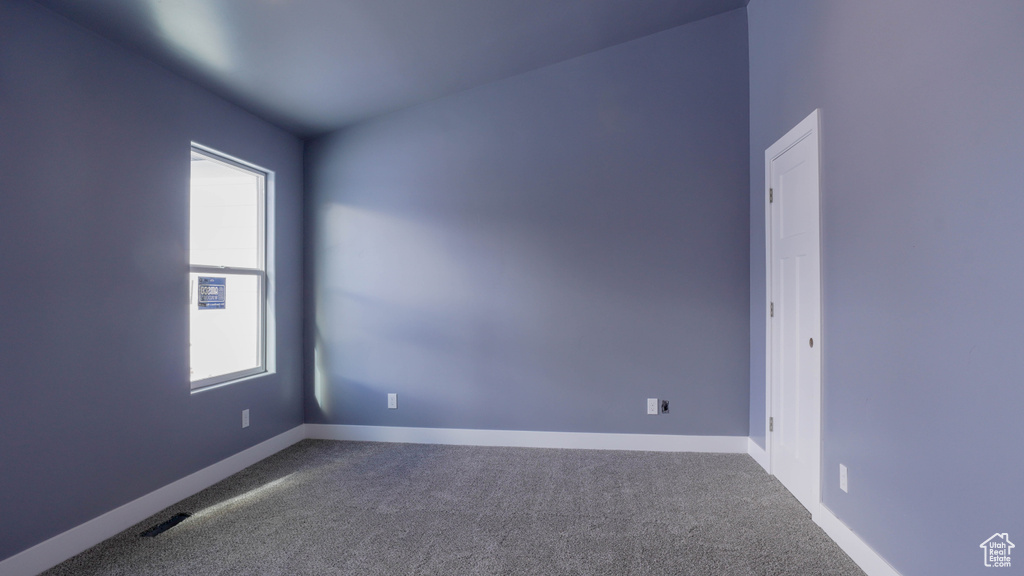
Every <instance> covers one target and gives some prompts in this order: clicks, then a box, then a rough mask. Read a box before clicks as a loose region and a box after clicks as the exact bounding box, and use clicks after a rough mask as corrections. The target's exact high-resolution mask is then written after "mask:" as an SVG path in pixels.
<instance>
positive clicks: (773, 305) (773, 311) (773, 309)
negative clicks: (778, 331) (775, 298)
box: [770, 302, 775, 318]
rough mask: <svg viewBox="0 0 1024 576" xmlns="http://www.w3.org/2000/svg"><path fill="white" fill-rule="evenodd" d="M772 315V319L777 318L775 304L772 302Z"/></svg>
mask: <svg viewBox="0 0 1024 576" xmlns="http://www.w3.org/2000/svg"><path fill="white" fill-rule="evenodd" d="M770 313H771V317H772V318H775V302H772V304H771V312H770Z"/></svg>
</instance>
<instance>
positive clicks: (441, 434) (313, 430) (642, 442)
mask: <svg viewBox="0 0 1024 576" xmlns="http://www.w3.org/2000/svg"><path fill="white" fill-rule="evenodd" d="M306 437H307V438H314V439H319V440H355V441H361V442H399V443H409V444H458V445H463V446H514V447H521V448H581V449H590V450H636V451H648V452H724V453H730V454H744V453H746V451H747V437H746V436H676V435H669V434H606V433H596V432H534V431H527V430H468V429H462V428H403V427H398V426H356V425H349V424H306Z"/></svg>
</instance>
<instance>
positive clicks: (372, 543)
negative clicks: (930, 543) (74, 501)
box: [45, 440, 863, 576]
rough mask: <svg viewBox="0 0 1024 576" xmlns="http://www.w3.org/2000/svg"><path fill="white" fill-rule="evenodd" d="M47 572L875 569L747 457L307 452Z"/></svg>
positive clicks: (256, 469) (740, 574)
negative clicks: (170, 522)
mask: <svg viewBox="0 0 1024 576" xmlns="http://www.w3.org/2000/svg"><path fill="white" fill-rule="evenodd" d="M178 512H187V513H190V514H192V516H191V517H190V518H188V519H186V520H185V521H184V522H182V523H181V524H179V525H177V526H176V527H174V528H171V529H170V530H168V531H166V532H164V533H163V534H161V535H159V536H157V537H155V538H142V537H140V536H139V534H141V533H142V532H143V531H144V530H145V529H147V528H149V527H151V526H153V525H155V524H159V523H160V522H163V521H165V520H167V519H168V518H170V517H171V516H173V515H174V514H176V513H178ZM45 574H47V575H49V576H57V575H69V574H74V575H85V574H88V575H92V574H105V575H106V574H119V575H120V574H123V575H130V576H141V575H147V576H148V575H170V574H181V575H188V576H206V575H217V574H225V575H226V574H239V575H241V574H246V575H248V574H282V575H285V574H287V575H299V574H352V575H359V576H369V575H376V574H380V575H403V574H438V575H441V574H446V575H447V574H451V575H460V576H461V575H477V574H509V575H533V574H580V575H599V574H608V575H616V576H620V575H629V574H659V575H660V574H673V575H675V574H680V575H691V574H692V575H718V574H722V575H730V576H746V575H757V576H766V575H774V574H792V575H811V574H830V575H833V574H834V575H847V574H849V575H854V574H858V575H859V574H863V573H862V572H861V571H860V570H859V569H858V568H857V566H856V565H855V564H854V563H853V561H851V560H850V559H849V557H847V556H846V555H845V554H844V553H843V552H842V550H840V549H839V547H838V546H836V545H835V544H834V543H833V542H832V541H831V540H829V538H828V537H827V536H826V535H825V533H824V532H822V531H821V529H820V528H818V527H817V526H816V525H815V524H814V523H813V522H812V521H811V518H810V514H809V513H808V512H807V511H806V510H805V509H804V508H803V507H802V506H801V505H800V504H799V503H798V502H797V500H796V499H795V498H794V497H793V496H792V495H790V494H789V493H788V492H787V491H786V490H785V489H784V488H783V487H782V485H781V484H779V482H778V481H776V480H775V479H774V478H772V477H770V476H768V474H766V473H765V472H764V470H762V469H761V468H760V467H759V466H758V465H757V464H756V463H755V462H754V461H753V460H752V459H751V458H750V457H748V456H746V455H740V454H689V453H685V454H678V453H659V452H613V451H595V450H547V449H534V448H484V447H467V446H436V445H417V444H379V443H362V442H360V443H356V442H329V441H317V440H306V441H303V442H300V443H299V444H296V445H295V446H292V447H291V448H288V449H287V450H284V451H282V452H280V453H278V454H276V455H274V456H272V457H270V458H268V459H266V460H264V461H262V462H260V463H258V464H256V465H255V466H252V467H250V468H248V469H246V470H244V471H242V472H240V473H238V474H236V475H234V476H232V477H231V478H228V479H227V480H225V481H223V482H221V483H219V484H217V485H215V486H213V487H211V488H209V489H207V490H204V491H203V492H201V493H199V494H197V495H195V496H193V497H191V498H188V499H186V500H183V501H182V502H180V503H179V504H177V505H175V506H172V507H170V508H168V509H167V510H165V511H163V512H161V513H159V514H157V515H155V516H153V517H152V518H150V519H148V520H146V521H145V522H142V523H140V524H139V525H137V526H135V527H133V528H131V529H130V530H127V531H125V532H123V533H121V534H120V535H118V536H115V537H114V538H111V539H110V540H108V541H106V542H104V543H102V544H100V545H98V546H96V547H94V548H92V549H90V550H87V551H86V552H83V553H82V554H80V555H78V556H76V557H74V558H72V559H70V560H68V561H67V562H64V563H63V564H61V565H59V566H57V567H55V568H53V569H52V570H50V571H48V572H46V573H45Z"/></svg>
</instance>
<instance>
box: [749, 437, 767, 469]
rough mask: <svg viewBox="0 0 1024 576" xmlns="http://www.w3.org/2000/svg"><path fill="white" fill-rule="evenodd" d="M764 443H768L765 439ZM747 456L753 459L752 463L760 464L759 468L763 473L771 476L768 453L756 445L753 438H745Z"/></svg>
mask: <svg viewBox="0 0 1024 576" xmlns="http://www.w3.org/2000/svg"><path fill="white" fill-rule="evenodd" d="M765 443H766V444H767V443H768V439H767V438H765ZM747 454H749V455H750V457H751V458H753V459H754V462H757V463H758V464H760V466H761V468H764V470H765V472H768V473H769V474H771V470H769V468H770V467H771V462H769V461H768V452H766V451H765V449H764V448H761V447H760V446H758V445H757V442H754V439H753V438H747Z"/></svg>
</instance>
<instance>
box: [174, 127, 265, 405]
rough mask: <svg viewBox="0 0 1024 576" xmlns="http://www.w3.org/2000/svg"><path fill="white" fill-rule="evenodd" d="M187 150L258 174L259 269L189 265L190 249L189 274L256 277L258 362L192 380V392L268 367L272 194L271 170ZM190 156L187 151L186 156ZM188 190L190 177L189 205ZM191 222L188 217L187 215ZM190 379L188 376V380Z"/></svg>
mask: <svg viewBox="0 0 1024 576" xmlns="http://www.w3.org/2000/svg"><path fill="white" fill-rule="evenodd" d="M190 151H191V152H194V153H198V154H201V155H203V156H205V157H207V158H208V159H209V160H211V161H213V162H220V163H221V164H225V165H227V166H230V167H232V168H238V169H241V170H245V171H247V172H253V173H255V174H257V175H258V176H259V177H260V184H259V191H258V194H259V197H258V201H257V216H256V218H257V221H258V224H259V232H258V234H259V240H258V243H257V244H258V254H257V261H258V263H259V264H260V265H261V267H260V268H240V267H234V266H203V265H195V264H192V261H191V251H190V252H189V254H190V256H189V267H188V268H189V274H211V275H227V274H233V275H243V276H255V277H257V279H258V282H257V285H258V287H259V314H260V318H259V324H260V328H259V332H258V334H259V344H258V346H259V351H258V354H257V358H258V359H259V365H257V366H255V367H253V368H248V369H245V370H238V371H235V372H229V373H226V374H219V375H217V376H211V377H209V378H203V379H201V380H195V381H192V382H191V390H192V392H198V391H201V390H205V389H208V388H210V387H214V386H221V385H225V384H231V383H234V382H237V381H239V380H243V379H246V378H250V377H253V376H257V375H260V374H265V373H267V372H270V371H271V370H270V369H269V368H268V360H269V359H268V348H269V346H268V330H267V325H268V324H269V318H268V314H269V313H270V309H271V307H270V306H269V305H268V298H267V294H268V293H269V292H270V290H269V278H268V274H267V269H268V268H269V266H268V258H267V245H268V242H269V241H270V234H269V232H268V231H269V229H270V226H269V224H270V222H268V221H267V212H268V211H267V204H268V202H269V199H270V198H272V197H273V194H272V192H273V190H272V187H273V181H274V178H273V172H271V171H269V170H267V169H265V168H261V167H259V166H256V165H255V164H252V163H249V162H245V161H244V160H239V159H238V158H235V157H233V156H229V155H227V154H224V153H223V152H220V151H218V150H214V149H212V148H209V147H206V146H203V145H202V144H197V143H196V142H192V145H191V150H190ZM189 157H190V158H191V154H190V155H189ZM191 198H192V189H191V179H190V180H189V203H190V204H191ZM189 221H190V223H191V217H190V218H189ZM191 339H192V327H191V322H190V325H189V341H191ZM191 363H192V361H191V353H190V358H189V365H191ZM190 380H191V379H190Z"/></svg>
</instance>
